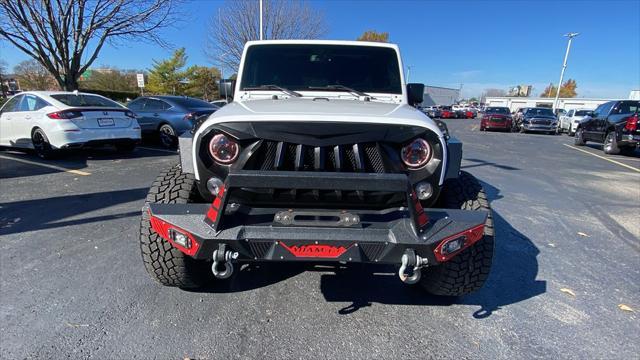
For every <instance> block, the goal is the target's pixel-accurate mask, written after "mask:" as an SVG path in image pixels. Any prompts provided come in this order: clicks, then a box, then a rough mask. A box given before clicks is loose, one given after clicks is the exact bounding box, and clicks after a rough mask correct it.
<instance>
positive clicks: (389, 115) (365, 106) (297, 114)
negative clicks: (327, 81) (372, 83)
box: [192, 97, 447, 182]
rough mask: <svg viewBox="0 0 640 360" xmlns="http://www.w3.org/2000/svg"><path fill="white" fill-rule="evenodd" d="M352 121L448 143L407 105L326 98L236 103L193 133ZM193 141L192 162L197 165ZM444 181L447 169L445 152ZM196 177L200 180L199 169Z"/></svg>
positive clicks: (435, 126)
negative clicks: (419, 132) (234, 126)
mask: <svg viewBox="0 0 640 360" xmlns="http://www.w3.org/2000/svg"><path fill="white" fill-rule="evenodd" d="M258 121H277V122H288V121H289V122H343V121H344V122H351V123H363V124H367V123H368V124H394V125H409V126H419V127H423V128H426V129H429V130H431V131H433V132H434V133H436V135H437V136H438V138H439V139H440V142H441V144H442V146H443V147H445V148H446V140H445V139H444V136H443V135H442V132H441V131H440V128H439V127H438V125H436V123H435V122H434V121H433V120H431V119H430V118H429V117H428V116H427V115H425V114H424V113H423V112H422V111H420V110H418V109H416V108H414V107H412V106H409V105H407V104H393V103H384V102H375V101H360V100H351V99H349V100H347V99H327V98H312V97H308V98H287V99H278V100H271V99H267V100H250V101H234V102H232V103H230V104H228V105H226V106H224V107H223V108H221V109H220V110H218V111H216V112H215V113H213V114H211V115H210V116H209V118H208V119H207V120H206V121H205V122H204V124H202V125H201V126H200V128H199V129H198V131H197V132H196V133H195V134H194V139H197V138H198V137H199V136H200V135H201V134H202V133H203V132H204V131H206V130H207V128H209V127H210V126H211V125H214V124H220V123H229V122H258ZM196 143H197V142H196V141H193V146H194V149H193V151H192V156H193V159H192V160H193V163H194V164H195V163H196V155H195V154H196V153H197V149H195V145H196ZM443 160H444V161H443V162H444V164H443V165H444V167H443V171H442V177H441V182H442V181H443V179H444V173H445V170H444V169H446V163H447V158H446V152H445V153H444V159H443ZM195 168H196V169H195V177H196V179H200V178H199V174H198V171H197V167H195Z"/></svg>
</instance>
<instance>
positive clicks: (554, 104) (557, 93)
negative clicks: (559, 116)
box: [553, 33, 580, 112]
mask: <svg viewBox="0 0 640 360" xmlns="http://www.w3.org/2000/svg"><path fill="white" fill-rule="evenodd" d="M578 35H580V33H567V34H564V36H566V37H568V38H569V42H568V43H567V52H566V53H565V54H564V62H563V63H562V70H561V71H560V82H559V83H558V89H557V90H556V98H555V100H554V101H553V111H554V112H555V111H556V110H557V109H558V98H559V97H560V87H561V86H562V79H563V78H564V69H566V68H567V58H568V57H569V50H571V41H572V40H573V38H574V37H576V36H578Z"/></svg>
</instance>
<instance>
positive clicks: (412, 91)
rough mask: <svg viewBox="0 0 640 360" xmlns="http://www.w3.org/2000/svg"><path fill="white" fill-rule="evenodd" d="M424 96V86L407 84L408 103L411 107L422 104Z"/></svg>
mask: <svg viewBox="0 0 640 360" xmlns="http://www.w3.org/2000/svg"><path fill="white" fill-rule="evenodd" d="M423 96H424V84H418V83H412V84H407V101H408V102H409V105H411V106H416V105H417V104H420V103H421V102H422V99H423Z"/></svg>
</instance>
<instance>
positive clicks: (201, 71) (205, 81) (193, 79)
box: [184, 65, 220, 101]
mask: <svg viewBox="0 0 640 360" xmlns="http://www.w3.org/2000/svg"><path fill="white" fill-rule="evenodd" d="M186 77H187V79H188V81H189V83H188V84H186V86H185V89H184V92H185V94H186V95H189V96H193V97H199V98H203V99H204V100H207V101H210V100H214V99H217V98H218V80H220V70H218V69H216V68H214V67H206V66H197V65H194V66H191V67H189V68H188V69H187V75H186Z"/></svg>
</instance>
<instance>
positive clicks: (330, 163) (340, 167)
mask: <svg viewBox="0 0 640 360" xmlns="http://www.w3.org/2000/svg"><path fill="white" fill-rule="evenodd" d="M245 169H247V170H284V171H294V170H296V171H339V172H367V173H380V174H382V173H385V172H388V170H387V169H386V168H385V166H384V160H383V152H382V149H381V147H380V145H379V144H377V143H363V144H351V145H339V146H309V145H303V144H291V143H285V142H276V141H266V140H265V141H262V143H261V144H260V145H259V146H258V147H257V149H256V150H255V151H254V154H253V155H251V159H250V161H247V163H246V165H245Z"/></svg>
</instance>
